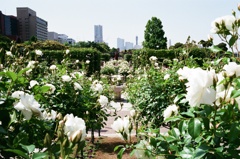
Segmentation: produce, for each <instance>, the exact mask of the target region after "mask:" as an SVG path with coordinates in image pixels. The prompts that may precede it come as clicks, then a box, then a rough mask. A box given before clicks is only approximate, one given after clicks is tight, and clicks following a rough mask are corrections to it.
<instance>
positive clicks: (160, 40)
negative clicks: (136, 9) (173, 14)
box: [143, 17, 167, 50]
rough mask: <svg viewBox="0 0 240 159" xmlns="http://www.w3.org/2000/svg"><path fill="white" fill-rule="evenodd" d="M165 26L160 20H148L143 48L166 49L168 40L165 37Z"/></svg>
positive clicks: (154, 18) (153, 18)
mask: <svg viewBox="0 0 240 159" xmlns="http://www.w3.org/2000/svg"><path fill="white" fill-rule="evenodd" d="M164 34H165V32H164V30H163V25H162V22H161V20H160V19H158V18H156V17H152V19H151V20H148V22H147V25H146V29H145V31H144V39H145V40H144V42H143V46H144V47H145V48H149V49H156V50H159V49H166V48H167V38H166V37H164Z"/></svg>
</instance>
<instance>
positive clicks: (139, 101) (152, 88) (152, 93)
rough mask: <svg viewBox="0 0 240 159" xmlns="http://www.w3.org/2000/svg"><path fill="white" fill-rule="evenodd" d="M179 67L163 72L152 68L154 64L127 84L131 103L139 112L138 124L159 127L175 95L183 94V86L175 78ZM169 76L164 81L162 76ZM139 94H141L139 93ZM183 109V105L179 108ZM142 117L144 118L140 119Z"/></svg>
mask: <svg viewBox="0 0 240 159" xmlns="http://www.w3.org/2000/svg"><path fill="white" fill-rule="evenodd" d="M180 66H181V64H179V63H177V62H176V63H175V65H174V67H173V68H174V69H173V70H168V71H166V72H164V74H163V73H162V72H160V71H159V69H156V68H154V64H153V65H152V66H151V67H150V68H148V67H145V69H146V71H144V72H143V71H140V70H139V69H138V71H136V73H137V74H136V75H135V76H138V78H136V79H131V80H129V81H128V82H129V83H128V87H127V90H126V91H127V93H128V98H129V101H130V102H131V103H134V106H135V109H136V110H137V111H138V112H139V117H140V118H139V119H138V120H139V122H141V123H142V124H143V125H148V123H151V127H152V128H156V127H160V126H161V125H162V123H161V122H162V121H163V116H162V113H163V110H165V108H166V107H167V106H168V105H170V104H171V102H172V100H173V99H174V98H175V97H176V95H178V94H181V93H183V92H182V90H183V89H182V88H184V87H185V86H184V85H182V84H181V83H179V82H178V77H177V76H176V71H177V69H178V68H179V67H180ZM166 74H169V75H170V77H171V78H170V79H167V80H165V79H164V76H165V75H166ZM139 92H141V93H139ZM181 109H182V110H184V109H185V107H184V105H183V106H182V108H181ZM142 116H144V117H145V118H141V117H142Z"/></svg>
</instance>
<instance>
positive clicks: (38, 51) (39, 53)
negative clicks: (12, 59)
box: [35, 50, 43, 56]
mask: <svg viewBox="0 0 240 159" xmlns="http://www.w3.org/2000/svg"><path fill="white" fill-rule="evenodd" d="M35 53H36V55H38V56H42V55H43V53H42V51H41V50H35Z"/></svg>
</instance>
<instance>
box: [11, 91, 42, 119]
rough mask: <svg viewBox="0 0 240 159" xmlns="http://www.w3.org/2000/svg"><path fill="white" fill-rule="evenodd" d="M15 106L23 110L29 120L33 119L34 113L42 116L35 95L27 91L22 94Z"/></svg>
mask: <svg viewBox="0 0 240 159" xmlns="http://www.w3.org/2000/svg"><path fill="white" fill-rule="evenodd" d="M14 108H15V109H17V110H19V111H21V112H22V113H23V115H24V118H25V119H27V120H29V119H31V118H32V115H36V116H38V117H42V112H41V108H40V104H39V103H38V102H37V101H36V100H35V99H34V96H33V95H29V94H27V93H26V94H23V95H21V96H20V102H18V103H17V104H16V105H15V106H14Z"/></svg>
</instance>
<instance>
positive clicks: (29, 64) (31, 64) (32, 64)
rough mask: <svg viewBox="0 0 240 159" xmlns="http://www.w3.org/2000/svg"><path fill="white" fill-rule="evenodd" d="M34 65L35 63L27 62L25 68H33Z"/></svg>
mask: <svg viewBox="0 0 240 159" xmlns="http://www.w3.org/2000/svg"><path fill="white" fill-rule="evenodd" d="M35 63H36V61H29V62H28V65H27V68H34V67H35V66H34V65H35Z"/></svg>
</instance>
